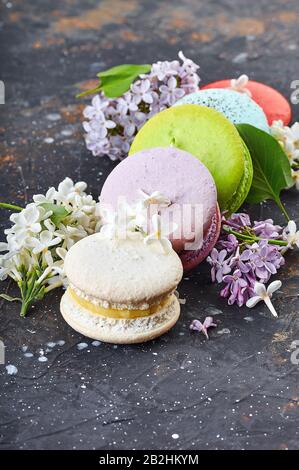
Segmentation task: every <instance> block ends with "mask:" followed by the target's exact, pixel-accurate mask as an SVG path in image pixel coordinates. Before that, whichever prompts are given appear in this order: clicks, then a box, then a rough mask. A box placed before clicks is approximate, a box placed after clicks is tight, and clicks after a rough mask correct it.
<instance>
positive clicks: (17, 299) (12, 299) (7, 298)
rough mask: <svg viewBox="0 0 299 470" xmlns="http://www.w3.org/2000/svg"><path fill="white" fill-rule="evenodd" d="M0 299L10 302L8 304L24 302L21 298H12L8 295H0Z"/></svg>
mask: <svg viewBox="0 0 299 470" xmlns="http://www.w3.org/2000/svg"><path fill="white" fill-rule="evenodd" d="M0 297H2V299H4V300H8V302H16V301H18V302H22V299H20V298H19V297H11V296H10V295H7V294H0Z"/></svg>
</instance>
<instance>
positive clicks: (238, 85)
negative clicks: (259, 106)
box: [229, 75, 252, 98]
mask: <svg viewBox="0 0 299 470" xmlns="http://www.w3.org/2000/svg"><path fill="white" fill-rule="evenodd" d="M248 81H249V78H248V76H247V75H240V77H239V78H233V79H232V80H231V81H230V87H229V88H230V89H231V90H234V91H238V92H239V93H245V94H246V95H248V96H249V97H250V98H251V97H252V93H251V91H250V90H249V89H248V88H247V85H248Z"/></svg>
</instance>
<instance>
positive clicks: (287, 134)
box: [271, 120, 299, 165]
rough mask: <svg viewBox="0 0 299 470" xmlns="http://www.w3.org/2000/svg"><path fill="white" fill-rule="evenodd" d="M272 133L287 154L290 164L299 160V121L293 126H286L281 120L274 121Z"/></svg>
mask: <svg viewBox="0 0 299 470" xmlns="http://www.w3.org/2000/svg"><path fill="white" fill-rule="evenodd" d="M271 134H272V135H273V137H275V139H276V140H278V142H279V143H280V144H281V146H282V147H283V149H284V151H285V153H286V154H287V156H288V158H289V161H290V164H291V165H294V164H296V163H298V162H299V123H298V122H295V123H294V124H293V125H292V126H291V127H288V126H285V125H284V124H283V122H282V121H281V120H277V121H273V123H272V125H271Z"/></svg>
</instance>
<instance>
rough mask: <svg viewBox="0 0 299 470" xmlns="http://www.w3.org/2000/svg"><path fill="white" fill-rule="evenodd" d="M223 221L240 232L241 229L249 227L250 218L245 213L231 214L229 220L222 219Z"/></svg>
mask: <svg viewBox="0 0 299 470" xmlns="http://www.w3.org/2000/svg"><path fill="white" fill-rule="evenodd" d="M224 221H225V223H227V225H230V226H231V227H234V228H235V229H236V230H240V229H242V228H243V227H251V221H250V217H249V215H248V214H245V213H238V214H232V215H231V216H230V218H229V219H224Z"/></svg>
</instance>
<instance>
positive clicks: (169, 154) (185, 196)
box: [100, 147, 221, 270]
mask: <svg viewBox="0 0 299 470" xmlns="http://www.w3.org/2000/svg"><path fill="white" fill-rule="evenodd" d="M155 191H158V192H159V193H160V194H162V195H163V196H164V197H165V198H166V199H167V200H168V201H169V203H168V204H167V205H165V204H163V205H161V206H159V205H156V206H155V207H156V210H157V211H158V212H159V213H160V215H161V218H162V221H165V222H166V223H168V222H175V224H176V225H177V229H176V230H175V232H174V233H173V234H172V235H171V236H170V239H171V242H172V245H173V248H174V249H175V250H176V251H177V252H178V253H179V255H180V257H181V260H182V263H183V266H184V269H185V270H189V269H192V268H193V267H195V266H196V265H197V264H199V263H200V262H201V261H202V260H203V259H204V258H205V257H206V256H207V255H208V254H209V252H210V251H211V249H212V248H213V246H214V245H215V243H216V241H217V238H218V236H219V230H220V224H221V220H220V215H219V209H218V205H217V190H216V186H215V182H214V179H213V177H212V176H211V174H210V172H209V170H208V169H207V168H206V167H205V165H204V164H203V163H201V162H200V161H199V160H198V159H197V158H195V157H194V156H193V155H191V154H190V153H188V152H185V151H183V150H180V149H178V148H176V147H166V148H153V149H146V150H142V151H140V152H137V153H135V154H133V155H131V156H129V157H128V158H126V159H125V160H123V161H122V162H121V163H119V164H118V165H117V166H116V167H115V168H114V170H113V171H112V172H111V173H110V175H109V176H108V178H107V179H106V181H105V183H104V186H103V188H102V192H101V196H100V202H101V204H102V205H103V206H107V205H108V206H109V207H110V208H112V209H114V210H115V209H116V208H117V205H118V202H119V198H122V199H125V201H126V202H127V203H128V204H130V205H131V204H136V203H138V200H139V198H140V193H141V192H142V193H143V194H148V195H151V194H152V193H154V192H155Z"/></svg>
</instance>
